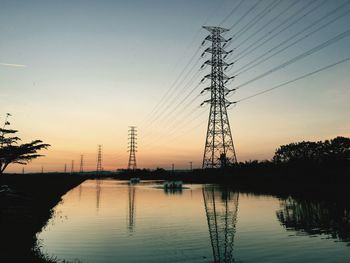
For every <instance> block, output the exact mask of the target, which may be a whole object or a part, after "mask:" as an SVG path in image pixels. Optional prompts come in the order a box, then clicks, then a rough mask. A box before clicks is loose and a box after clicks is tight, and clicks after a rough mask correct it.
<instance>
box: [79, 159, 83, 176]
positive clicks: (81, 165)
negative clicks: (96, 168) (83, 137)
mask: <svg viewBox="0 0 350 263" xmlns="http://www.w3.org/2000/svg"><path fill="white" fill-rule="evenodd" d="M79 172H80V173H82V172H84V155H80V169H79Z"/></svg>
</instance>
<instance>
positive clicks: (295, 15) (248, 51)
mask: <svg viewBox="0 0 350 263" xmlns="http://www.w3.org/2000/svg"><path fill="white" fill-rule="evenodd" d="M314 2H316V0H314V1H312V2H307V3H306V5H303V6H302V7H301V8H299V9H298V10H297V11H296V12H294V13H293V14H292V15H290V16H289V17H288V18H287V19H285V20H284V21H283V22H282V23H280V24H278V25H277V26H275V27H274V28H273V29H271V30H270V31H269V32H268V33H267V34H265V35H263V36H262V37H260V38H259V39H258V40H256V41H254V42H253V43H251V44H250V45H249V46H248V47H246V48H245V49H243V50H242V51H241V52H240V55H239V56H237V57H235V58H234V60H235V61H237V60H239V59H242V58H244V57H246V56H247V55H249V54H251V53H252V52H253V51H255V50H257V49H258V48H260V47H261V46H263V45H264V44H266V43H267V42H269V41H270V40H272V39H273V38H275V37H276V36H278V35H279V34H281V33H282V32H284V31H285V30H287V29H289V28H290V27H292V26H293V25H295V24H296V23H298V22H300V21H301V20H302V19H303V18H305V17H306V16H308V15H309V14H311V13H312V12H314V11H315V10H317V9H318V8H320V7H321V6H322V5H323V4H325V3H326V2H327V0H324V1H323V2H322V3H321V4H319V5H318V6H316V7H314V8H312V9H311V10H309V11H307V12H306V13H305V14H303V15H302V16H301V17H299V16H298V14H300V13H303V11H304V10H307V8H309V7H310V6H311V5H312V4H313V3H314ZM292 18H295V19H294V20H292V21H291V22H290V23H289V24H287V25H286V26H285V27H284V28H282V29H281V30H279V31H278V32H276V33H275V34H273V35H272V36H270V37H269V38H267V39H266V40H265V41H263V42H262V43H260V44H259V42H260V41H261V40H263V39H265V38H266V37H268V36H269V35H270V34H272V33H273V32H274V31H275V30H277V29H278V28H280V27H281V26H283V25H285V24H286V23H287V22H289V21H290V20H291V19H292ZM254 46H255V47H254Z"/></svg>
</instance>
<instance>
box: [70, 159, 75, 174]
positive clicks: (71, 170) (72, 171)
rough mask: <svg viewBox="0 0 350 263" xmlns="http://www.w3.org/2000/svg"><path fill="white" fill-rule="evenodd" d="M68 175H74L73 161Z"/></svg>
mask: <svg viewBox="0 0 350 263" xmlns="http://www.w3.org/2000/svg"><path fill="white" fill-rule="evenodd" d="M70 173H74V160H72V164H71V167H70Z"/></svg>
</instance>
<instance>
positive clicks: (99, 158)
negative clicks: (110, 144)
mask: <svg viewBox="0 0 350 263" xmlns="http://www.w3.org/2000/svg"><path fill="white" fill-rule="evenodd" d="M101 172H102V145H99V146H98V151H97V167H96V174H97V175H101Z"/></svg>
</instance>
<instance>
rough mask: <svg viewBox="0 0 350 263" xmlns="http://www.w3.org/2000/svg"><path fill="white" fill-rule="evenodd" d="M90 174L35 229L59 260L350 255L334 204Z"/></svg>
mask: <svg viewBox="0 0 350 263" xmlns="http://www.w3.org/2000/svg"><path fill="white" fill-rule="evenodd" d="M185 187H186V189H183V190H182V191H181V192H165V191H164V190H163V189H162V188H161V185H159V184H156V183H155V182H153V183H142V182H141V183H140V184H137V185H129V184H128V183H127V182H121V181H116V180H88V181H85V182H84V183H82V184H81V185H80V186H78V187H76V188H75V189H73V190H71V191H70V192H68V193H67V194H66V195H65V196H64V197H63V201H62V202H61V203H60V204H58V205H57V206H56V207H55V216H54V217H53V218H52V219H51V220H50V221H49V222H48V224H47V226H46V228H45V229H44V230H43V231H42V232H41V233H39V234H38V239H39V240H40V243H41V245H42V252H43V253H45V254H48V255H50V256H55V257H57V258H58V259H62V260H63V259H66V260H75V259H79V260H80V261H82V262H84V263H87V262H90V263H97V262H98V263H103V262H138V263H140V262H152V263H157V262H168V263H170V262H191V263H192V262H193V263H194V262H225V263H226V262H350V247H349V243H350V212H349V209H346V208H344V207H343V206H341V205H339V204H337V203H334V202H333V203H311V202H306V201H304V200H294V199H291V198H288V199H283V200H281V199H277V198H275V197H271V196H259V195H247V194H241V193H237V192H233V191H229V190H227V189H225V188H221V187H218V186H213V185H198V184H197V185H185Z"/></svg>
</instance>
